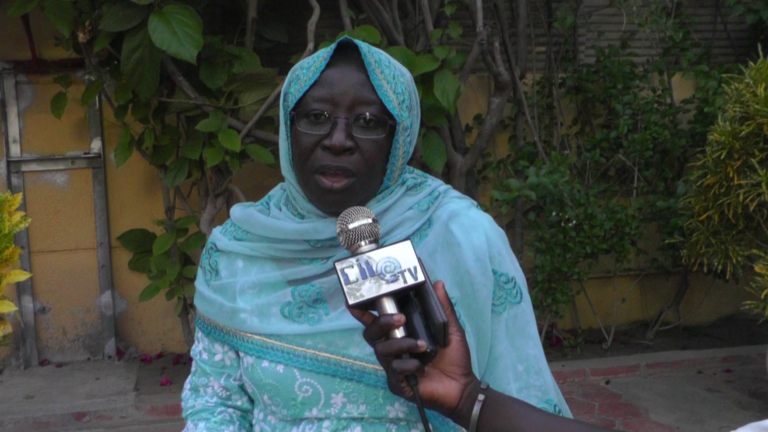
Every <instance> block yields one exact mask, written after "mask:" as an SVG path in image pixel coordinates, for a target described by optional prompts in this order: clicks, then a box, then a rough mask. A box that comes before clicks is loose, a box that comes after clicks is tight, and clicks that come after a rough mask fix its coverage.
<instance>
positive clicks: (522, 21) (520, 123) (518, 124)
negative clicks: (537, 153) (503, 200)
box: [512, 0, 528, 256]
mask: <svg viewBox="0 0 768 432" xmlns="http://www.w3.org/2000/svg"><path fill="white" fill-rule="evenodd" d="M515 18H516V20H515V23H516V24H515V31H516V36H517V47H516V53H515V57H516V63H517V67H518V68H519V70H517V71H514V70H513V71H512V73H514V74H517V75H518V76H519V77H520V80H521V81H523V80H525V75H526V74H527V69H528V1H527V0H517V7H516V10H515ZM514 95H515V100H516V101H517V104H518V109H517V111H516V112H515V147H517V150H518V151H520V150H522V149H523V148H525V144H526V131H525V115H524V113H523V109H522V105H523V104H525V103H526V101H525V95H524V94H523V92H522V90H521V89H520V88H518V87H517V86H515V87H514ZM523 212H524V205H523V200H522V198H518V199H517V202H516V203H515V237H514V249H515V253H516V254H518V256H522V254H523V253H525V219H524V218H523Z"/></svg>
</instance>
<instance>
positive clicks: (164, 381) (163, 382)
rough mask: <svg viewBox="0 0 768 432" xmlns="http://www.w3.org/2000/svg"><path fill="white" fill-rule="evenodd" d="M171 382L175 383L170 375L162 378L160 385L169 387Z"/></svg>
mask: <svg viewBox="0 0 768 432" xmlns="http://www.w3.org/2000/svg"><path fill="white" fill-rule="evenodd" d="M171 384H173V382H171V379H170V378H168V377H162V378H160V386H162V387H167V386H169V385H171Z"/></svg>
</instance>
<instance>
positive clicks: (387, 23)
mask: <svg viewBox="0 0 768 432" xmlns="http://www.w3.org/2000/svg"><path fill="white" fill-rule="evenodd" d="M362 2H363V3H370V4H371V5H373V9H374V10H375V11H376V13H377V14H378V18H379V22H381V23H382V24H384V26H383V27H384V28H383V30H385V33H386V35H387V38H388V39H392V41H394V42H395V45H405V41H404V40H403V36H402V35H401V34H400V33H398V32H397V27H396V26H395V24H394V22H392V17H390V16H389V14H388V13H387V11H386V10H385V9H384V7H382V6H381V4H379V2H378V1H376V0H373V1H370V0H362Z"/></svg>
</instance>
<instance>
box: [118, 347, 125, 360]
mask: <svg viewBox="0 0 768 432" xmlns="http://www.w3.org/2000/svg"><path fill="white" fill-rule="evenodd" d="M116 354H117V359H118V360H122V359H123V357H125V351H123V350H121V349H120V348H118V349H117V352H116Z"/></svg>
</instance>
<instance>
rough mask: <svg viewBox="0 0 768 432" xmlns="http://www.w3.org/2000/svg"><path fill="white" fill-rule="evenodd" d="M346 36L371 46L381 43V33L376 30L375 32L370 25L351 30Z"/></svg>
mask: <svg viewBox="0 0 768 432" xmlns="http://www.w3.org/2000/svg"><path fill="white" fill-rule="evenodd" d="M347 34H348V35H349V36H350V37H353V38H355V39H359V40H361V41H363V42H368V43H369V44H372V45H378V44H379V43H381V33H379V31H378V30H376V27H374V26H371V25H367V24H366V25H361V26H359V27H355V28H353V29H352V30H350V31H348V32H347Z"/></svg>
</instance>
